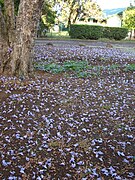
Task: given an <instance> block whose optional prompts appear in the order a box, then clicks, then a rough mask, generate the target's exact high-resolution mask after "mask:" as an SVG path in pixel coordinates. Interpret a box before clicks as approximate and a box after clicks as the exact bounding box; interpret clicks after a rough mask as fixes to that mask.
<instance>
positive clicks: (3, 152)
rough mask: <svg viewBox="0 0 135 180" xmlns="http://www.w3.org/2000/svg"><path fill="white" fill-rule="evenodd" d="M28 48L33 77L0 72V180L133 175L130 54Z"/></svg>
mask: <svg viewBox="0 0 135 180" xmlns="http://www.w3.org/2000/svg"><path fill="white" fill-rule="evenodd" d="M34 52H35V53H34V57H35V61H34V66H35V67H36V68H37V69H38V70H36V72H35V74H36V76H35V77H34V78H30V79H24V80H22V79H17V78H15V77H9V76H3V75H0V130H1V131H0V158H1V164H0V179H2V180H4V179H5V180H21V179H22V180H25V179H26V180H31V179H33V180H42V179H43V180H53V179H54V180H55V179H56V180H58V179H60V180H68V179H69V180H92V179H93V180H104V179H105V180H108V179H109V180H110V179H116V180H133V179H134V178H135V173H134V169H135V147H134V145H135V143H134V142H135V136H134V135H135V121H134V120H135V113H134V109H135V104H134V102H135V93H134V88H135V84H134V75H135V53H134V52H131V53H129V52H124V51H121V50H120V49H115V48H105V47H103V48H102V47H87V46H76V45H61V46H50V45H49V46H48V45H42V46H41V45H36V46H35V51H34ZM70 62H71V63H70ZM80 62H85V63H84V64H83V63H80ZM76 63H77V64H76ZM65 64H66V65H65ZM78 67H79V68H78ZM59 69H61V71H59Z"/></svg>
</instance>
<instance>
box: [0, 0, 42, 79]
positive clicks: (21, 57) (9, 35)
mask: <svg viewBox="0 0 135 180" xmlns="http://www.w3.org/2000/svg"><path fill="white" fill-rule="evenodd" d="M13 2H14V1H13V0H5V1H4V6H5V14H4V16H3V15H2V17H3V20H1V23H2V22H3V23H2V24H5V34H6V37H4V36H3V35H4V33H1V36H0V37H1V39H0V40H1V42H2V41H3V40H5V38H6V40H5V42H6V45H5V48H4V49H5V53H4V52H1V56H2V59H3V57H4V56H5V54H8V56H9V58H7V59H6V61H7V62H6V63H3V62H4V61H2V70H3V71H4V70H5V67H6V65H8V67H9V64H10V67H11V71H12V73H13V74H14V75H19V76H28V75H29V73H30V72H31V71H32V49H33V42H34V37H35V35H36V31H37V24H38V21H39V19H40V15H41V7H42V4H43V0H20V5H19V11H18V15H17V17H16V22H15V16H14V3H13ZM1 13H2V12H1ZM4 17H5V18H4ZM0 32H1V29H0ZM7 46H8V47H7ZM2 49H3V47H2ZM11 49H12V53H11ZM4 59H5V58H4ZM4 64H5V65H4ZM3 65H4V66H3Z"/></svg>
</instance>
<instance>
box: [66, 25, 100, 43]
mask: <svg viewBox="0 0 135 180" xmlns="http://www.w3.org/2000/svg"><path fill="white" fill-rule="evenodd" d="M69 35H70V36H71V38H78V39H95V40H97V39H99V38H100V37H101V36H102V27H101V26H90V25H74V24H72V25H71V27H70V31H69Z"/></svg>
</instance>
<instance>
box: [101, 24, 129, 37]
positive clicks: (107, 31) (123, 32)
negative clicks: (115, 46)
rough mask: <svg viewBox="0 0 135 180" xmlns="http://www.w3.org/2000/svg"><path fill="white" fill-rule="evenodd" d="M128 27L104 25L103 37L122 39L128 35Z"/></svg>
mask: <svg viewBox="0 0 135 180" xmlns="http://www.w3.org/2000/svg"><path fill="white" fill-rule="evenodd" d="M127 34H128V29H127V28H120V27H103V36H102V37H103V38H108V39H115V40H122V39H124V38H126V37H127Z"/></svg>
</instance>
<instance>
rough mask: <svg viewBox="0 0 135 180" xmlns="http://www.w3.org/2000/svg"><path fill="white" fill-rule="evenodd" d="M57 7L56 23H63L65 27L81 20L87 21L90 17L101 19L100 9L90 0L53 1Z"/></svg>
mask: <svg viewBox="0 0 135 180" xmlns="http://www.w3.org/2000/svg"><path fill="white" fill-rule="evenodd" d="M56 5H57V6H56ZM55 6H56V7H58V8H57V10H58V12H59V14H58V21H61V22H62V21H64V22H66V23H67V26H70V24H71V23H75V22H76V21H77V20H78V19H80V18H83V19H84V20H85V21H88V19H89V18H90V17H96V18H97V19H98V18H99V17H101V15H102V11H101V8H100V7H99V6H98V4H97V3H95V2H94V1H92V0H55Z"/></svg>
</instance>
